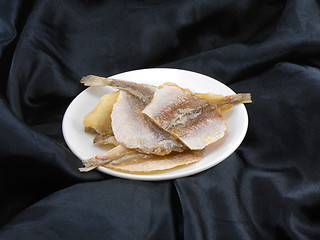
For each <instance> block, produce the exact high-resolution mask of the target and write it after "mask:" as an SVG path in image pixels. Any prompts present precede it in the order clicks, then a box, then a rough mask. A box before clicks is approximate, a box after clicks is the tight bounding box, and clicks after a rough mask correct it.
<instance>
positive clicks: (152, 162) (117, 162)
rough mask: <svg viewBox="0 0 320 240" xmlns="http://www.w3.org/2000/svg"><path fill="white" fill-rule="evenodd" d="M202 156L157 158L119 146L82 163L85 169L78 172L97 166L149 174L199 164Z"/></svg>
mask: <svg viewBox="0 0 320 240" xmlns="http://www.w3.org/2000/svg"><path fill="white" fill-rule="evenodd" d="M202 155H203V152H202V151H190V150H189V151H184V152H182V153H177V152H172V153H170V154H168V155H165V156H159V155H153V154H143V153H139V152H137V151H135V150H132V149H128V148H126V147H124V146H122V145H119V146H117V147H115V148H113V149H111V150H109V151H107V152H105V153H104V154H101V155H98V156H96V157H94V158H91V159H88V160H84V161H82V162H83V164H84V166H85V167H83V168H80V171H82V172H87V171H91V170H93V169H95V168H97V167H98V166H104V167H107V168H110V169H113V170H116V171H123V172H131V173H136V174H150V173H154V172H158V171H164V170H168V169H172V168H175V167H179V166H186V165H190V164H192V163H196V162H199V161H200V159H201V158H202Z"/></svg>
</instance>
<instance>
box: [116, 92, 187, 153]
mask: <svg viewBox="0 0 320 240" xmlns="http://www.w3.org/2000/svg"><path fill="white" fill-rule="evenodd" d="M145 106H146V104H145V103H144V102H143V101H142V100H141V99H140V98H137V97H136V96H134V95H132V94H130V93H127V92H125V91H121V92H120V95H119V97H118V100H117V102H116V103H115V104H114V106H113V111H112V113H111V119H112V129H113V133H114V136H115V138H116V140H117V141H118V142H119V143H120V144H121V145H123V146H125V147H127V148H130V149H136V150H137V151H139V152H142V153H146V154H156V155H165V154H168V153H170V152H172V151H178V152H182V151H183V150H184V149H185V146H184V145H183V144H182V143H181V142H180V141H179V140H178V139H177V138H175V137H174V136H172V135H171V134H170V133H168V132H166V131H164V130H163V129H161V128H160V127H158V126H157V125H156V124H155V123H153V122H152V121H151V120H150V119H149V118H148V117H146V116H145V115H143V114H141V111H142V110H143V109H144V108H145Z"/></svg>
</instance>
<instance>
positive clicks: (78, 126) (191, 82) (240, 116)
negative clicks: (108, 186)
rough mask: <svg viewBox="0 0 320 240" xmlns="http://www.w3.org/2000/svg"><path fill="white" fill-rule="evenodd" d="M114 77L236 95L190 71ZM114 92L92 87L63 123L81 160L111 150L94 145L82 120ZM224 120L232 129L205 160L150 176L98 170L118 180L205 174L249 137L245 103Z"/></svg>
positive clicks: (72, 106) (155, 70)
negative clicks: (119, 178) (106, 95)
mask: <svg viewBox="0 0 320 240" xmlns="http://www.w3.org/2000/svg"><path fill="white" fill-rule="evenodd" d="M111 77H112V78H117V79H122V80H128V81H135V82H138V83H148V84H152V85H156V86H159V85H161V84H162V83H165V82H173V83H176V84H178V85H179V86H181V87H183V88H189V89H190V90H191V91H193V92H203V93H206V92H210V93H215V94H222V95H231V94H235V92H234V91H232V90H231V89H230V88H229V87H227V86H226V85H224V84H223V83H221V82H219V81H217V80H215V79H213V78H210V77H208V76H205V75H202V74H199V73H195V72H190V71H186V70H178V69H169V68H150V69H142V70H135V71H130V72H125V73H120V74H117V75H114V76H111ZM79 84H80V82H79ZM111 91H114V89H113V88H111V87H89V88H87V89H85V90H84V91H83V92H81V93H80V94H79V95H78V96H77V97H76V98H75V99H74V100H73V101H72V102H71V104H70V105H69V107H68V108H67V110H66V112H65V114H64V117H63V122H62V131H63V136H64V139H65V141H66V143H67V145H68V146H69V148H70V150H71V151H72V152H73V153H74V154H75V155H76V156H77V157H78V158H80V159H81V160H84V159H88V158H91V157H93V156H95V155H97V154H101V153H102V152H104V151H106V150H107V149H106V148H105V147H101V146H99V145H94V144H93V142H92V140H93V137H94V136H93V135H92V134H90V133H87V132H85V131H84V126H83V124H82V121H83V117H84V116H85V115H86V114H88V113H89V112H90V111H91V110H92V109H94V108H95V106H96V105H97V104H98V102H99V100H100V98H101V97H102V96H103V95H104V94H107V93H110V92H111ZM224 117H225V120H226V123H227V126H228V131H227V134H226V135H225V136H224V137H223V138H222V139H221V140H219V141H218V142H216V143H213V144H211V145H209V146H208V147H206V150H205V154H204V157H203V158H202V159H201V161H200V162H198V163H195V164H191V165H189V166H187V167H183V168H178V169H174V170H171V171H167V172H163V173H157V174H150V175H138V174H129V173H122V172H117V171H114V170H111V169H108V168H105V167H102V166H100V167H98V168H97V169H98V170H99V171H101V172H103V173H106V174H109V175H112V176H116V177H121V178H126V179H134V180H146V181H159V180H167V179H175V178H180V177H185V176H189V175H192V174H195V173H199V172H202V171H204V170H206V169H209V168H211V167H213V166H215V165H217V164H218V163H220V162H221V161H223V160H224V159H226V158H227V157H228V156H229V155H230V154H231V153H233V152H234V151H235V150H236V149H237V148H238V146H239V145H240V143H241V142H242V140H243V139H244V137H245V134H246V132H247V128H248V114H247V111H246V108H245V106H244V105H243V104H239V105H237V106H235V107H234V108H233V109H232V110H231V111H229V112H227V113H226V114H225V115H224ZM84 174H85V173H84Z"/></svg>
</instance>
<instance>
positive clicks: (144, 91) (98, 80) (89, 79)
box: [80, 75, 157, 104]
mask: <svg viewBox="0 0 320 240" xmlns="http://www.w3.org/2000/svg"><path fill="white" fill-rule="evenodd" d="M80 82H81V83H83V84H84V85H85V86H91V87H97V86H110V87H114V88H117V89H119V90H124V91H127V92H129V93H131V94H132V95H134V96H136V97H138V98H140V99H141V100H142V101H144V102H145V103H146V104H148V103H149V102H151V100H152V98H153V94H154V92H155V90H156V89H157V88H156V87H155V86H153V85H149V84H139V83H136V82H131V81H125V80H119V79H113V78H105V77H99V76H95V75H88V76H84V77H82V78H81V80H80Z"/></svg>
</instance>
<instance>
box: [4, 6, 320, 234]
mask: <svg viewBox="0 0 320 240" xmlns="http://www.w3.org/2000/svg"><path fill="white" fill-rule="evenodd" d="M150 67H167V68H178V69H186V70H190V71H195V72H199V73H202V74H205V75H208V76H210V77H213V78H215V79H217V80H219V81H221V82H223V83H224V84H226V85H228V86H229V87H231V88H232V89H233V90H234V91H236V92H250V93H251V94H252V98H253V103H252V104H248V105H247V110H248V115H249V128H248V132H247V135H246V137H245V139H244V141H243V143H242V144H241V145H240V147H239V148H238V149H237V150H236V151H235V152H234V153H233V154H232V155H231V156H230V157H228V158H227V159H226V160H225V161H223V162H221V163H220V164H218V165H217V166H215V167H213V168H211V169H209V170H207V171H204V172H202V173H199V174H196V175H193V176H189V177H185V178H181V179H176V180H170V181H160V182H143V181H131V180H125V179H119V178H115V177H112V176H108V175H105V174H102V173H100V172H98V171H92V172H89V173H80V172H79V171H78V168H79V167H81V163H80V161H79V159H77V157H76V156H75V155H73V153H72V152H71V151H70V150H69V149H68V148H67V146H66V144H65V142H64V139H63V137H62V130H61V124H62V117H63V114H64V112H65V110H66V108H67V106H68V105H69V103H70V102H71V101H72V99H73V98H74V97H75V96H77V94H79V93H80V92H81V91H82V90H84V89H85V87H84V86H82V85H81V84H80V82H79V80H80V78H81V76H83V75H87V74H95V75H101V76H111V75H113V74H116V73H120V72H125V71H130V70H134V69H143V68H150ZM319 67H320V3H319V1H317V0H306V1H301V0H287V1H278V0H269V1H268V0H255V1H254V0H243V1H235V0H234V1H231V0H225V1H219V0H214V1H205V0H199V1H194V0H183V1H182V0H180V1H171V0H162V1H160V0H150V1H142V0H132V1H131V0H130V1H125V0H124V1H116V0H109V1H103V0H64V1H50V0H39V1H35V0H34V1H23V0H10V1H5V0H3V1H0V70H1V74H0V80H1V81H0V136H1V138H0V195H1V197H0V239H1V240H9V239H10V240H12V239H165V240H169V239H185V240H189V239H190V240H191V239H192V240H193V239H196V240H198V239H222V240H226V239H237V240H240V239H243V240H248V239H250V240H251V239H266V240H270V239H272V240H274V239H279V240H284V239H299V240H300V239H320V137H319V136H320V127H319V126H320V114H319V110H320V107H319V106H320V70H319Z"/></svg>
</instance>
